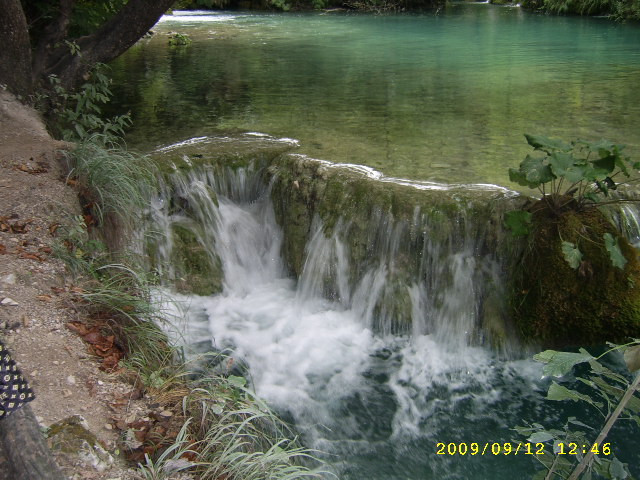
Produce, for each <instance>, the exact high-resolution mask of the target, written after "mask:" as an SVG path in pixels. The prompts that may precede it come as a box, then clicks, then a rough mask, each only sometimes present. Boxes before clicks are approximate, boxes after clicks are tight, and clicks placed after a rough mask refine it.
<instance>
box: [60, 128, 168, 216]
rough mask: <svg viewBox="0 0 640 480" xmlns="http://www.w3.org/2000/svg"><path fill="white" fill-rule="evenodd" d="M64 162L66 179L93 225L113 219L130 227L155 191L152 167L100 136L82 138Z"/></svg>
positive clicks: (150, 163)
mask: <svg viewBox="0 0 640 480" xmlns="http://www.w3.org/2000/svg"><path fill="white" fill-rule="evenodd" d="M66 158H67V165H68V169H69V178H70V179H72V180H73V181H74V182H76V183H77V186H78V188H79V190H80V195H81V196H82V197H84V200H85V202H86V203H85V205H84V207H85V208H88V209H90V211H91V214H92V215H93V216H94V217H95V220H96V223H97V224H98V225H102V224H104V222H105V219H106V217H107V216H109V215H113V216H115V217H116V218H118V220H119V221H120V222H122V223H124V224H125V225H124V226H126V227H133V226H134V225H135V222H136V221H137V220H139V218H140V214H141V213H142V212H143V211H144V210H145V209H146V207H147V205H148V203H149V198H150V195H151V192H152V191H154V189H155V188H156V185H157V180H156V179H157V175H156V168H155V166H154V164H153V163H152V162H151V161H150V160H149V159H148V158H147V157H145V156H143V155H138V154H135V153H132V152H129V151H127V150H126V148H124V146H123V145H121V144H119V143H118V142H116V141H114V140H113V137H112V136H109V135H103V134H93V135H91V136H89V137H86V138H85V139H83V140H82V141H81V142H80V143H78V144H76V147H75V148H74V149H73V150H71V151H69V152H67V153H66Z"/></svg>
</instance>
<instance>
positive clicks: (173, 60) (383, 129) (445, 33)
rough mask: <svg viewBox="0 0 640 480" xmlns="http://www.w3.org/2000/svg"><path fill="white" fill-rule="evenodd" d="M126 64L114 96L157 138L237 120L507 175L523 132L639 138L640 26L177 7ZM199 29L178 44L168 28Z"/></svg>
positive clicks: (145, 134) (335, 145)
mask: <svg viewBox="0 0 640 480" xmlns="http://www.w3.org/2000/svg"><path fill="white" fill-rule="evenodd" d="M154 31H155V32H156V35H155V36H154V37H153V38H151V39H148V40H144V41H142V42H140V44H139V45H138V46H136V47H135V48H134V49H132V50H131V51H129V52H127V53H126V54H125V55H124V56H122V57H121V58H120V59H118V60H117V61H115V62H114V63H113V65H112V66H113V75H114V77H115V86H114V89H113V90H114V92H115V95H116V102H115V104H114V106H113V111H114V112H115V111H122V110H129V109H130V110H131V111H132V112H133V117H134V119H135V128H134V129H133V131H132V132H131V133H130V135H129V142H130V144H132V145H134V146H137V147H140V148H148V147H150V146H155V145H158V144H167V143H171V142H173V141H177V140H181V139H183V138H186V137H190V136H193V135H201V134H211V133H216V132H220V131H227V130H234V131H237V130H240V131H258V132H264V133H269V134H272V135H276V136H286V137H291V138H296V139H298V140H300V141H301V148H300V152H301V153H305V154H308V155H310V156H312V157H316V158H323V159H327V160H331V161H336V162H352V163H360V164H366V165H370V166H372V167H374V168H377V169H379V170H381V171H383V172H384V173H386V174H387V175H391V176H398V177H409V178H416V179H425V180H436V181H446V182H469V181H473V182H491V183H498V184H507V185H508V179H507V174H506V171H507V168H508V166H516V165H517V164H518V163H519V162H520V161H521V160H522V159H523V158H524V156H525V155H526V153H528V152H529V148H528V146H527V145H526V143H525V141H524V137H523V133H540V134H546V135H550V136H558V137H562V138H565V139H572V138H586V139H600V138H607V139H610V140H613V141H616V142H621V143H626V144H627V145H628V151H629V153H631V154H634V155H635V156H636V157H637V156H638V154H639V153H640V128H639V127H640V102H638V97H637V86H638V84H639V82H640V29H638V28H637V26H635V27H634V26H628V25H617V24H614V23H612V22H608V21H606V20H602V19H586V18H563V17H547V16H540V15H534V14H530V13H527V12H524V11H522V10H521V9H519V8H512V7H498V6H493V5H488V4H454V5H451V6H449V7H448V8H447V9H446V10H445V11H444V12H443V13H441V14H439V15H437V16H436V15H433V14H424V15H409V14H407V15H394V16H372V15H348V14H326V15H322V14H319V13H308V14H291V15H278V14H256V13H214V14H208V15H193V14H190V15H175V16H172V17H164V19H163V20H162V21H161V22H160V23H159V24H158V25H157V26H156V28H155V29H154ZM169 31H179V32H181V33H186V34H188V35H190V36H191V38H192V39H193V44H192V45H190V46H187V47H169V46H168V45H167V37H166V33H167V32H169Z"/></svg>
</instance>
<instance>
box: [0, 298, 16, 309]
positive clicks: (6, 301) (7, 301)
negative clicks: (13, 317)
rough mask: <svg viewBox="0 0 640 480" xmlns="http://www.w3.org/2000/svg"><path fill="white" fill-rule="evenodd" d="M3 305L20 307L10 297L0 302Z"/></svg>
mask: <svg viewBox="0 0 640 480" xmlns="http://www.w3.org/2000/svg"><path fill="white" fill-rule="evenodd" d="M0 304H1V305H8V306H10V307H17V306H18V302H16V301H15V300H14V299H12V298H9V297H5V298H3V299H2V301H0Z"/></svg>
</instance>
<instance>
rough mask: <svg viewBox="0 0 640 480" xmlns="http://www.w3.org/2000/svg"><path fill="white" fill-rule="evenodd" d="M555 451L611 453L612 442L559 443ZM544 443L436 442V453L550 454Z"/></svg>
mask: <svg viewBox="0 0 640 480" xmlns="http://www.w3.org/2000/svg"><path fill="white" fill-rule="evenodd" d="M553 452H554V453H555V454H558V455H578V454H586V453H588V452H593V453H594V454H596V455H600V454H602V455H611V444H610V443H603V444H600V445H599V444H597V443H594V444H593V445H588V444H585V445H582V444H577V443H557V444H556V445H555V446H554V448H553ZM549 454H551V453H550V452H549V451H545V444H544V443H529V442H520V443H511V442H505V443H500V442H484V443H478V442H471V443H468V442H460V443H454V442H449V443H444V442H438V443H436V455H460V456H465V455H469V456H475V455H495V456H497V455H549Z"/></svg>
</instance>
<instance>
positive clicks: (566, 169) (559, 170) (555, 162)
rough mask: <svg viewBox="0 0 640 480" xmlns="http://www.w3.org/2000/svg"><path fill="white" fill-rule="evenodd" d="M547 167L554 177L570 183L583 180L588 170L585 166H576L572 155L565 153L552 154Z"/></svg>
mask: <svg viewBox="0 0 640 480" xmlns="http://www.w3.org/2000/svg"><path fill="white" fill-rule="evenodd" d="M549 166H550V167H551V171H552V172H553V174H554V175H555V176H557V177H564V178H566V179H567V180H568V181H569V182H571V183H576V182H579V181H580V180H584V179H585V177H584V175H585V173H586V172H587V170H588V167H587V166H586V165H579V164H577V162H576V159H575V158H574V157H573V155H571V154H570V153H566V152H553V153H552V154H551V155H550V156H549Z"/></svg>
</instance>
